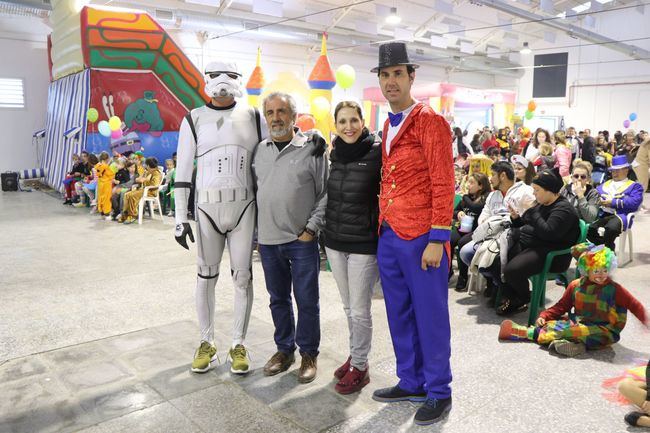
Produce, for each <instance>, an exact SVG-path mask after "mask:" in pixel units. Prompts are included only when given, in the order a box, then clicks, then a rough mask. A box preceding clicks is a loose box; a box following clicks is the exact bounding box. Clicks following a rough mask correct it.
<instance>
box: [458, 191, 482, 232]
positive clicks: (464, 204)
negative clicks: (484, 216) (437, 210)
mask: <svg viewBox="0 0 650 433" xmlns="http://www.w3.org/2000/svg"><path fill="white" fill-rule="evenodd" d="M486 197H487V196H481V197H480V198H479V199H478V200H477V201H474V200H473V199H472V196H470V195H469V194H465V195H463V197H462V198H461V200H460V201H459V202H458V204H457V205H456V208H455V209H454V220H456V221H458V212H459V211H461V210H462V211H463V212H465V215H469V216H473V217H474V224H473V225H472V231H474V230H476V227H478V217H479V215H481V212H482V211H483V207H484V206H485V198H486ZM458 222H460V221H458Z"/></svg>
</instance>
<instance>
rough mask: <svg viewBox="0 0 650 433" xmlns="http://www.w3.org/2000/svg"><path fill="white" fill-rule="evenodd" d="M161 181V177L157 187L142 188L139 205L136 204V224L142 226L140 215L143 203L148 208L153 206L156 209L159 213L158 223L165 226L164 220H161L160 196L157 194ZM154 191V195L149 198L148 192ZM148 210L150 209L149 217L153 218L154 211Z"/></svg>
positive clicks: (142, 211)
mask: <svg viewBox="0 0 650 433" xmlns="http://www.w3.org/2000/svg"><path fill="white" fill-rule="evenodd" d="M162 179H163V178H162V177H161V178H160V183H159V184H158V185H155V186H154V185H152V186H145V187H144V192H143V194H142V198H141V199H140V203H138V224H142V214H143V213H144V204H145V203H149V206H153V205H154V204H155V205H156V206H157V207H158V212H159V213H160V221H162V223H163V224H165V219H164V218H163V214H162V206H161V205H160V194H158V188H160V184H161V183H162ZM154 190H155V192H156V193H155V194H154V195H153V196H151V197H149V191H154ZM150 209H151V216H152V217H153V216H154V215H155V213H156V211H155V209H153V208H150Z"/></svg>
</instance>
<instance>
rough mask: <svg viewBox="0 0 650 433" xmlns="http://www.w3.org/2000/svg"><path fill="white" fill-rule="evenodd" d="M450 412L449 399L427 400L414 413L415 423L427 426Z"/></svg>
mask: <svg viewBox="0 0 650 433" xmlns="http://www.w3.org/2000/svg"><path fill="white" fill-rule="evenodd" d="M450 410H451V397H449V398H443V399H437V398H427V400H426V401H425V402H424V404H423V405H422V406H420V408H419V409H418V411H417V412H416V413H415V423H416V424H417V425H429V424H433V423H434V422H436V421H438V420H440V419H441V418H442V417H443V416H444V415H445V414H446V413H447V412H449V411H450Z"/></svg>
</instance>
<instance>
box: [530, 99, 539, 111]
mask: <svg viewBox="0 0 650 433" xmlns="http://www.w3.org/2000/svg"><path fill="white" fill-rule="evenodd" d="M535 108H537V104H536V103H535V101H530V102H529V103H528V111H535Z"/></svg>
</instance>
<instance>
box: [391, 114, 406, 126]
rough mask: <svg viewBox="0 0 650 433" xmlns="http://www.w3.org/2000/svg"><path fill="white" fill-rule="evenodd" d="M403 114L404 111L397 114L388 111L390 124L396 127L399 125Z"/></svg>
mask: <svg viewBox="0 0 650 433" xmlns="http://www.w3.org/2000/svg"><path fill="white" fill-rule="evenodd" d="M403 115H404V113H403V112H400V113H397V114H393V113H388V120H389V121H390V126H392V127H395V126H397V125H399V124H400V123H401V122H402V116H403Z"/></svg>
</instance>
